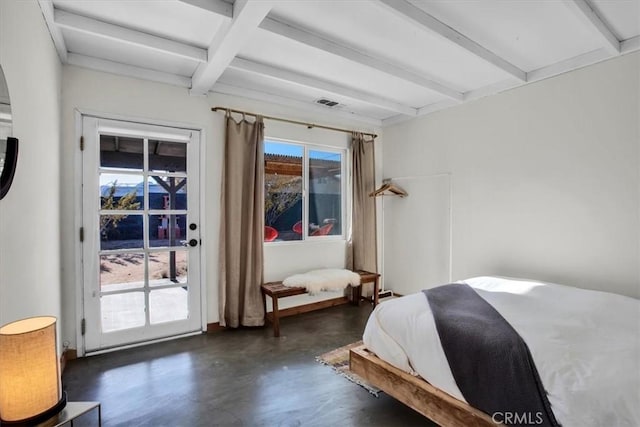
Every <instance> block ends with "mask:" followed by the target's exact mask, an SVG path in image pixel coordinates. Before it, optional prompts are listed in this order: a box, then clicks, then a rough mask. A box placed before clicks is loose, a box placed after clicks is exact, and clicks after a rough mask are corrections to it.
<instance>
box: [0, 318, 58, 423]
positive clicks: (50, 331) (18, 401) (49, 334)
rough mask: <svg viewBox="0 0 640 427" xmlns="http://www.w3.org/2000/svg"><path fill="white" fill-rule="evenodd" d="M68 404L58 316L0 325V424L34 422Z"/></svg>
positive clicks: (56, 412) (43, 418) (50, 415)
mask: <svg viewBox="0 0 640 427" xmlns="http://www.w3.org/2000/svg"><path fill="white" fill-rule="evenodd" d="M66 404H67V397H66V393H64V392H63V391H62V385H61V380H60V369H59V365H58V354H57V351H56V318H55V317H51V316H42V317H31V318H28V319H22V320H18V321H16V322H12V323H8V324H6V325H4V326H2V327H1V328H0V424H2V425H5V424H8V425H12V424H13V425H34V424H37V423H40V422H43V421H46V420H47V419H49V418H51V417H53V416H54V415H56V414H58V413H59V412H60V411H62V409H63V408H64V407H65V405H66Z"/></svg>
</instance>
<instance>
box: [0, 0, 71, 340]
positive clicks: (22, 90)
mask: <svg viewBox="0 0 640 427" xmlns="http://www.w3.org/2000/svg"><path fill="white" fill-rule="evenodd" d="M0 65H1V66H2V68H3V70H4V74H5V76H6V79H7V84H8V87H9V93H10V95H11V107H12V113H13V125H14V128H13V135H14V136H15V137H17V138H18V139H19V140H20V143H19V144H20V145H19V154H18V167H17V170H16V175H15V178H14V181H13V185H12V187H11V189H10V190H9V192H8V193H7V195H6V197H5V198H4V199H3V200H2V201H0V324H4V323H6V322H9V321H13V320H17V319H20V318H24V317H30V316H37V315H52V316H56V317H58V318H60V315H61V308H60V307H61V302H60V203H59V197H60V177H59V172H60V87H61V83H60V82H61V65H60V61H59V59H58V56H57V53H56V51H55V49H54V47H53V42H52V40H51V37H50V36H49V32H48V30H47V27H46V24H45V22H44V18H43V17H42V13H41V11H40V8H39V6H38V4H37V2H36V1H21V0H2V1H0ZM58 327H59V328H60V325H59V326H58ZM58 336H60V335H58ZM59 349H60V348H59Z"/></svg>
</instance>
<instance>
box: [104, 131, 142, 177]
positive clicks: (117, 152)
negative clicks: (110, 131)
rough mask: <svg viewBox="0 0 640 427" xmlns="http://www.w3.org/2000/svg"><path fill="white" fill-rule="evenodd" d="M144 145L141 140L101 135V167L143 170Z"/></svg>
mask: <svg viewBox="0 0 640 427" xmlns="http://www.w3.org/2000/svg"><path fill="white" fill-rule="evenodd" d="M143 144H144V141H143V140H142V139H140V138H130V137H126V136H111V135H100V167H103V168H118V169H137V170H142V168H143V167H144V166H143V164H144V160H143V156H144V154H143Z"/></svg>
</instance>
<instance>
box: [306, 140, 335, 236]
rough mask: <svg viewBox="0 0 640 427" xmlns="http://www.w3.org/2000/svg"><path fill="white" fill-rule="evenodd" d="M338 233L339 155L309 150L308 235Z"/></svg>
mask: <svg viewBox="0 0 640 427" xmlns="http://www.w3.org/2000/svg"><path fill="white" fill-rule="evenodd" d="M341 234H342V154H341V153H335V152H331V151H316V150H310V151H309V235H310V236H326V235H341Z"/></svg>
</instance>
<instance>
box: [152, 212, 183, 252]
mask: <svg viewBox="0 0 640 427" xmlns="http://www.w3.org/2000/svg"><path fill="white" fill-rule="evenodd" d="M186 232H187V216H186V215H149V247H152V248H157V247H163V246H183V244H184V242H185V240H184V239H185V238H186Z"/></svg>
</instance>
